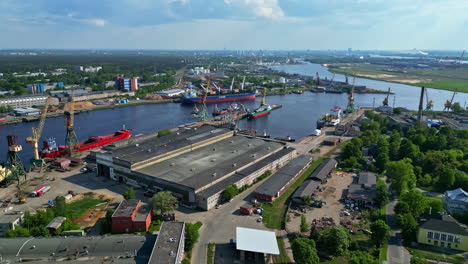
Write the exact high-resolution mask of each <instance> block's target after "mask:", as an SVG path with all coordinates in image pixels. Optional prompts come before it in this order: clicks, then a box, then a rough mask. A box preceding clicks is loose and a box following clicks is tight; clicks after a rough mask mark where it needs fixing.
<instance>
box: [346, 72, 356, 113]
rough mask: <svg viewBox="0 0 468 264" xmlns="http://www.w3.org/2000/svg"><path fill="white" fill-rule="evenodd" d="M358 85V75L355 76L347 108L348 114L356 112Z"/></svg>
mask: <svg viewBox="0 0 468 264" xmlns="http://www.w3.org/2000/svg"><path fill="white" fill-rule="evenodd" d="M355 84H356V75H355V74H353V86H352V87H351V91H350V92H349V96H348V105H347V106H346V114H351V113H353V112H354V85H355Z"/></svg>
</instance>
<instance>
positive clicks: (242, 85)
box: [240, 76, 245, 91]
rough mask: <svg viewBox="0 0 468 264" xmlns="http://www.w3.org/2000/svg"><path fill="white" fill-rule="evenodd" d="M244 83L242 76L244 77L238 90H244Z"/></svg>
mask: <svg viewBox="0 0 468 264" xmlns="http://www.w3.org/2000/svg"><path fill="white" fill-rule="evenodd" d="M244 85H245V76H244V78H243V79H242V84H241V87H240V90H241V91H243V90H244Z"/></svg>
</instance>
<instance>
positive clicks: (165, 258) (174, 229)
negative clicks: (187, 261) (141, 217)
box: [148, 222, 185, 264]
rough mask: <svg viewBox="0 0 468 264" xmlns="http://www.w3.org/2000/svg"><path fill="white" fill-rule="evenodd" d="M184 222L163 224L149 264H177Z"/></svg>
mask: <svg viewBox="0 0 468 264" xmlns="http://www.w3.org/2000/svg"><path fill="white" fill-rule="evenodd" d="M184 224H185V223H184V222H163V224H162V225H161V229H160V231H159V235H158V238H157V240H156V243H155V244H154V248H153V252H152V253H151V257H150V260H149V261H148V264H175V263H176V259H177V253H178V252H177V251H178V249H179V244H180V243H181V240H182V239H183V232H184Z"/></svg>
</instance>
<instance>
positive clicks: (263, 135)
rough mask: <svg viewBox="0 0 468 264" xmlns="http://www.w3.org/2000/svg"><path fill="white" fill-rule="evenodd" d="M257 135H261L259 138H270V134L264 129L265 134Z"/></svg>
mask: <svg viewBox="0 0 468 264" xmlns="http://www.w3.org/2000/svg"><path fill="white" fill-rule="evenodd" d="M257 137H259V138H270V135H268V134H267V133H266V131H265V130H263V134H261V135H259V136H257Z"/></svg>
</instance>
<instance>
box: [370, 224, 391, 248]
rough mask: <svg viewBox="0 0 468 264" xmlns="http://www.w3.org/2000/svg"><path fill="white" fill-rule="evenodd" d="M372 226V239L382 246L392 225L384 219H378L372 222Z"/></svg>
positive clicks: (378, 245)
mask: <svg viewBox="0 0 468 264" xmlns="http://www.w3.org/2000/svg"><path fill="white" fill-rule="evenodd" d="M370 228H371V232H372V234H371V240H372V241H373V242H374V244H375V245H376V246H377V247H380V246H381V245H382V243H383V242H384V241H386V240H387V238H388V231H389V230H390V227H389V226H388V225H387V224H386V223H385V222H384V221H383V220H377V221H375V222H373V223H372V224H371V226H370Z"/></svg>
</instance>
